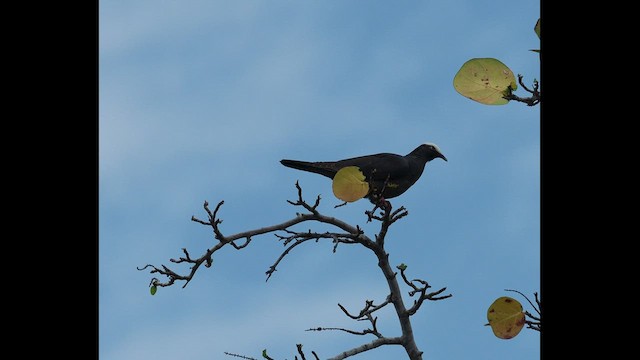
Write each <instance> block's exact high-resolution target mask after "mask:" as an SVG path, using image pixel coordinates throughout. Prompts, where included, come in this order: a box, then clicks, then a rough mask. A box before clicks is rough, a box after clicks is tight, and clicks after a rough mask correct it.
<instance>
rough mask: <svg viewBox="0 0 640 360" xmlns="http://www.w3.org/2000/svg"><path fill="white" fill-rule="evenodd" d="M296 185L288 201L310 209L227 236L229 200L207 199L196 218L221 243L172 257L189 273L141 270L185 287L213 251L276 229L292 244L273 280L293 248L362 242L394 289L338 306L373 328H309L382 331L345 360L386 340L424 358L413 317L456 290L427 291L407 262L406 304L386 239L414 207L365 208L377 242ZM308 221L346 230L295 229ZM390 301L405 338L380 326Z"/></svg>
mask: <svg viewBox="0 0 640 360" xmlns="http://www.w3.org/2000/svg"><path fill="white" fill-rule="evenodd" d="M295 186H296V189H297V195H298V198H297V200H295V201H291V200H287V202H288V203H289V204H291V205H293V206H299V207H302V208H303V209H304V210H306V212H304V213H296V216H295V217H294V218H293V219H289V220H287V221H284V222H282V223H280V224H276V225H271V226H266V227H262V228H258V229H253V230H248V231H243V232H239V233H237V234H233V235H225V234H224V233H223V231H222V229H221V228H220V225H221V224H222V219H220V217H219V212H220V209H221V207H222V205H223V204H224V201H220V202H219V203H218V204H217V206H216V207H215V209H214V210H213V211H211V210H210V209H209V203H208V202H207V201H205V202H204V205H203V208H204V211H205V212H206V213H207V217H208V219H207V220H206V221H205V220H200V219H198V218H196V217H195V216H192V218H191V220H192V221H194V222H197V223H199V224H202V225H205V226H210V227H211V229H212V231H213V234H214V238H215V239H216V240H217V241H218V242H217V243H216V244H215V245H214V246H212V247H211V248H209V249H207V250H206V251H205V253H204V254H203V255H202V256H200V257H199V258H193V257H192V256H191V254H190V253H189V252H188V251H187V249H185V248H183V249H182V252H183V254H184V255H183V256H181V257H179V258H178V259H170V261H171V262H173V263H176V264H180V263H187V264H189V265H190V271H189V273H188V274H186V275H181V274H178V273H177V272H175V271H173V270H172V269H170V268H168V267H167V266H165V265H161V266H154V265H150V264H148V265H146V266H144V267H142V268H138V270H145V269H151V270H150V272H151V273H152V274H153V273H157V274H161V275H164V276H165V277H167V280H166V281H164V282H161V281H159V280H158V279H157V278H155V277H154V278H152V279H151V285H152V286H170V285H173V284H174V283H175V282H176V281H184V282H185V283H184V285H183V288H184V287H185V286H187V284H188V283H189V282H190V281H191V280H192V279H193V277H194V275H195V273H196V272H197V270H198V269H199V268H200V266H201V265H202V264H204V265H205V266H206V267H210V266H211V265H212V264H213V254H214V253H215V252H217V251H218V250H220V249H222V248H223V247H224V246H226V245H227V244H230V245H231V246H233V248H235V249H236V250H241V249H243V248H245V247H247V246H248V245H249V244H250V243H251V242H252V239H253V238H254V237H256V236H259V235H263V234H267V233H274V235H275V236H276V238H277V239H278V240H282V243H283V245H284V246H285V247H286V248H285V250H284V251H283V252H282V253H281V254H280V256H279V257H278V258H277V259H276V261H275V262H274V264H273V265H271V266H270V267H269V269H268V270H267V272H266V275H267V280H268V279H269V278H270V277H271V275H273V273H274V272H275V271H276V269H277V266H278V265H279V264H280V262H281V261H282V260H283V259H284V258H285V257H286V256H287V255H288V254H289V253H290V252H291V251H293V249H294V248H296V247H297V246H299V245H301V244H303V243H305V242H308V241H310V240H314V241H316V242H318V241H319V240H321V239H330V240H331V241H332V242H333V243H334V248H333V251H334V252H335V251H336V247H337V245H338V244H341V243H344V244H361V245H363V246H364V247H366V248H367V249H369V250H371V251H373V253H374V254H375V255H376V257H377V258H378V267H379V268H380V269H381V271H382V273H383V275H384V276H385V279H386V280H387V285H388V287H389V291H390V293H389V295H388V296H387V298H386V299H385V301H384V302H382V303H381V304H379V305H375V304H374V303H373V301H372V300H366V301H365V306H364V308H363V309H361V310H360V312H359V313H358V314H357V315H354V314H350V313H349V312H348V311H347V310H346V309H345V308H344V307H343V306H342V305H341V304H338V306H339V307H340V309H341V310H342V311H343V312H344V313H345V314H346V315H347V316H348V317H350V318H352V319H354V320H358V321H369V322H370V323H371V326H370V328H367V329H364V330H361V331H355V330H348V329H345V328H338V327H318V328H315V329H309V330H308V331H323V330H339V331H343V332H347V333H350V334H354V335H367V334H372V335H374V336H376V339H375V340H373V341H372V342H369V343H366V344H363V345H360V346H358V347H356V348H353V349H351V350H347V351H344V352H342V353H341V354H339V355H337V356H335V357H334V358H332V359H344V358H346V357H349V356H352V355H355V354H359V353H362V352H365V351H368V350H371V349H374V348H377V347H379V346H382V345H402V346H403V348H404V349H405V351H406V352H407V355H408V356H409V359H410V360H421V359H422V352H421V351H420V350H419V349H418V347H417V344H416V342H415V339H414V336H413V330H412V326H411V321H410V316H411V315H413V314H415V313H416V312H417V311H418V309H419V308H420V306H421V305H422V304H423V302H424V300H442V299H446V298H448V297H451V296H452V295H450V294H449V295H445V296H439V295H440V294H441V293H442V292H443V291H445V290H446V288H442V289H440V290H438V291H436V292H432V293H427V292H426V290H427V289H428V288H430V286H429V284H428V283H427V282H426V281H424V280H420V279H414V280H411V281H409V280H408V279H407V277H406V275H405V274H404V270H405V269H406V266H404V267H403V268H400V267H399V268H400V269H401V270H400V272H401V276H402V278H403V280H404V282H405V284H407V285H408V286H409V287H411V288H412V291H410V292H409V295H410V296H414V295H416V294H419V296H418V298H417V300H415V301H414V304H413V306H412V307H411V308H410V309H408V310H407V308H406V307H405V305H404V302H403V298H402V293H401V291H400V286H399V284H398V279H397V277H396V273H395V272H394V270H393V269H392V268H391V265H390V263H389V254H388V253H387V252H386V251H385V249H384V243H385V238H386V236H387V233H388V231H389V227H390V226H391V225H392V224H394V223H395V222H396V221H398V220H400V219H402V218H403V217H405V216H407V215H408V211H407V210H406V209H405V208H404V207H400V208H398V209H396V210H393V211H392V205H391V203H390V202H389V201H387V200H384V199H380V200H381V202H379V204H381V205H375V207H374V208H373V210H372V211H367V212H365V214H366V215H367V217H368V221H372V220H377V221H380V222H381V225H380V231H379V233H378V234H376V235H375V241H373V240H371V239H370V238H369V237H367V236H366V235H365V234H364V232H363V231H362V229H361V228H360V227H359V226H355V227H354V226H351V225H349V224H347V223H345V222H344V221H342V220H339V219H336V218H334V217H330V216H325V215H323V214H321V213H320V212H319V211H318V209H317V208H318V206H319V205H320V196H318V197H317V198H316V200H315V202H314V204H313V205H310V204H309V203H307V202H306V201H305V200H304V199H303V197H302V188H301V187H300V185H299V183H298V182H296V184H295ZM377 209H380V210H381V213H380V215H376V214H375V211H376V210H377ZM307 221H312V222H319V223H325V224H329V225H332V226H335V227H336V228H338V229H340V230H341V231H334V232H331V231H327V232H324V233H318V232H312V231H311V230H308V231H306V232H300V231H293V230H291V229H290V228H291V227H293V226H295V225H298V224H301V223H304V222H307ZM240 239H244V242H242V243H241V244H237V243H236V241H237V240H240ZM389 304H393V306H394V309H395V312H396V314H397V316H398V320H399V322H400V327H401V330H402V335H401V336H399V337H384V336H383V335H382V334H381V333H380V332H379V331H378V329H377V317H374V316H373V313H374V312H376V311H378V310H380V309H382V308H384V307H385V306H387V305H389ZM298 353H299V355H300V356H302V358H303V359H305V357H304V354H303V353H302V348H301V345H298ZM225 354H227V355H230V356H240V357H241V356H242V355H236V354H231V353H225ZM265 355H266V351H263V357H265ZM313 355H314V356H315V357H316V359H318V357H317V355H316V354H315V353H313ZM267 356H268V355H267ZM296 358H297V356H296Z"/></svg>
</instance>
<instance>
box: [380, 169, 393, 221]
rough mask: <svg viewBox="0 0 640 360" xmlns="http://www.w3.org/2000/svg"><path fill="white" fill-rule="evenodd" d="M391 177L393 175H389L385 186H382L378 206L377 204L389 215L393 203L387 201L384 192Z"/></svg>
mask: <svg viewBox="0 0 640 360" xmlns="http://www.w3.org/2000/svg"><path fill="white" fill-rule="evenodd" d="M390 177H391V174H389V175H387V179H386V180H385V181H384V184H382V190H380V198H379V199H378V204H377V206H378V207H380V209H382V210H384V211H386V212H388V213H389V212H391V203H390V202H388V201H387V200H385V198H384V195H383V194H384V190H385V189H386V188H387V183H388V182H389V178H390Z"/></svg>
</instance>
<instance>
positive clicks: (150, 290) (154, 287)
mask: <svg viewBox="0 0 640 360" xmlns="http://www.w3.org/2000/svg"><path fill="white" fill-rule="evenodd" d="M156 291H158V287H157V286H155V285H153V286H152V287H151V289H149V292H150V293H151V295H155V294H156Z"/></svg>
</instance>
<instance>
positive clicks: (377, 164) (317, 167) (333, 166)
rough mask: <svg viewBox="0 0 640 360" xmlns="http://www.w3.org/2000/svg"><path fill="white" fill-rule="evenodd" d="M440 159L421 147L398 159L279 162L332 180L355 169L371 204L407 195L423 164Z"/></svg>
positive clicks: (432, 150) (378, 156)
mask: <svg viewBox="0 0 640 360" xmlns="http://www.w3.org/2000/svg"><path fill="white" fill-rule="evenodd" d="M435 158H441V159H443V160H444V161H447V158H446V157H445V156H444V155H442V153H441V152H440V149H439V148H438V146H437V145H436V144H430V143H426V144H422V145H420V146H418V147H417V148H415V150H413V151H412V152H410V153H409V154H407V155H405V156H402V155H396V154H390V153H380V154H374V155H366V156H359V157H354V158H349V159H344V160H339V161H318V162H308V161H298V160H287V159H284V160H280V163H282V165H284V166H286V167H290V168H293V169H297V170H303V171H308V172H313V173H316V174H320V175H324V176H326V177H328V178H331V179H333V177H334V176H335V175H336V173H337V172H338V170H340V169H342V168H344V167H346V166H357V167H358V168H359V169H360V171H362V173H363V174H364V176H365V181H367V182H368V183H369V193H368V194H367V195H366V197H367V198H368V199H369V200H370V201H371V202H372V203H374V204H378V202H379V201H381V200H382V201H384V199H390V198H394V197H396V196H399V195H401V194H402V193H404V192H405V191H407V190H408V189H409V188H410V187H411V186H412V185H413V184H414V183H415V182H416V181H417V180H418V179H419V178H420V176H421V175H422V171H423V170H424V166H425V165H426V164H427V162H429V161H431V160H433V159H435Z"/></svg>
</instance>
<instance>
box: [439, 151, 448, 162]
mask: <svg viewBox="0 0 640 360" xmlns="http://www.w3.org/2000/svg"><path fill="white" fill-rule="evenodd" d="M438 157H439V158H440V159H442V160H444V161H446V162H449V160H447V158H446V157H445V156H444V155H442V154H441V153H438Z"/></svg>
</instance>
